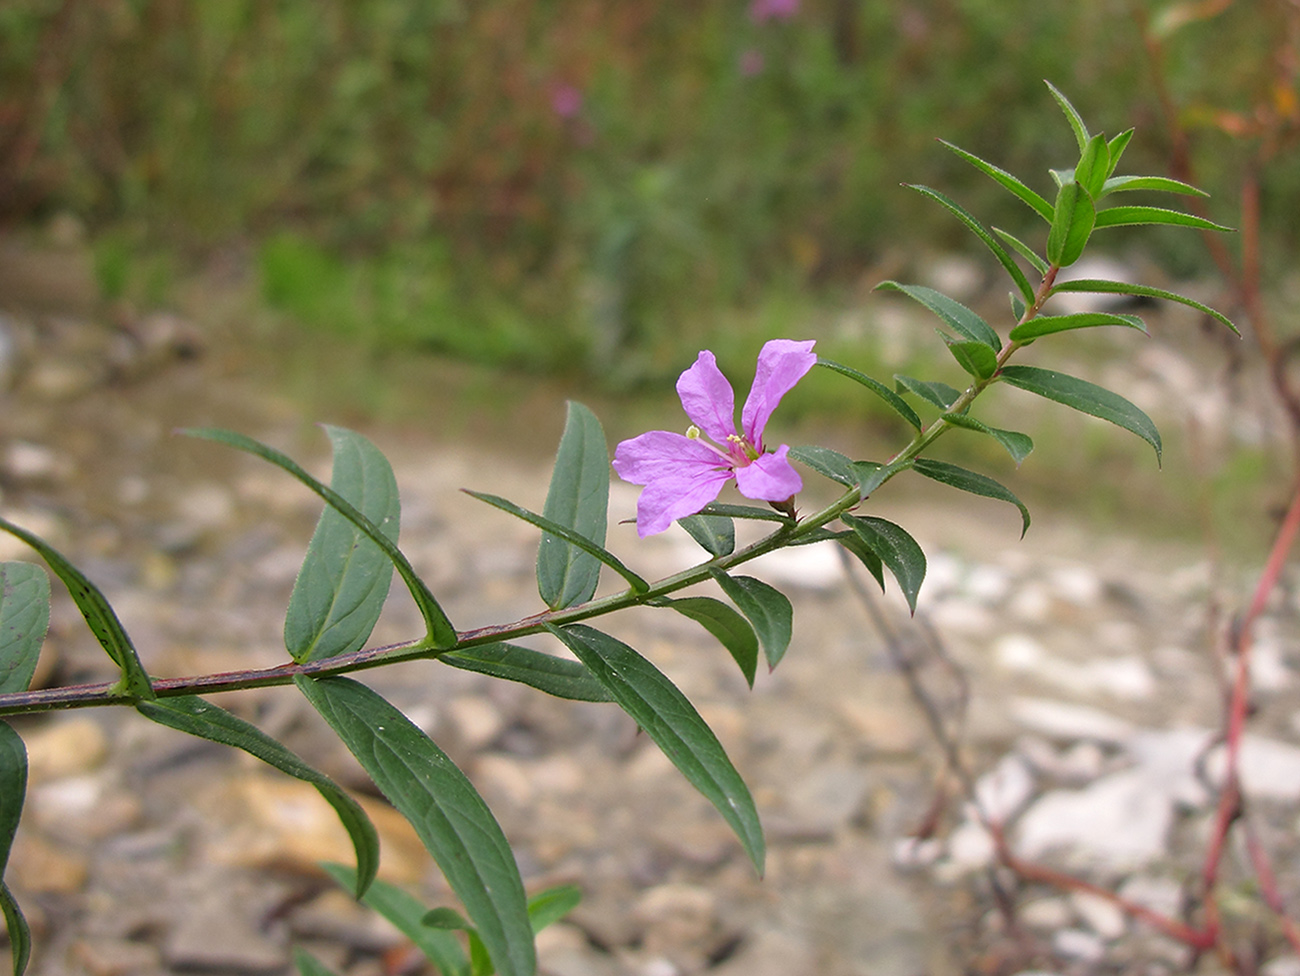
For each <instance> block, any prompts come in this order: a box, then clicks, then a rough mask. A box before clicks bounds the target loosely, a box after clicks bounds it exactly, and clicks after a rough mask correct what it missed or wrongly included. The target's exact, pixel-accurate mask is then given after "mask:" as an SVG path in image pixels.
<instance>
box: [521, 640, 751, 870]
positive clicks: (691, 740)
mask: <svg viewBox="0 0 1300 976" xmlns="http://www.w3.org/2000/svg"><path fill="white" fill-rule="evenodd" d="M546 629H547V630H549V631H550V632H551V633H553V634H554V635H555V636H556V637H558V638H559V639H560V640H562V641H564V643H565V644H566V645H567V646H568V648H569V650H571V651H573V653H574V654H575V655H577V657H578V660H580V661H581V662H582V663H583V664H585V665H586V666H587V667H588V668H590V669H591V673H592V674H594V675H595V676H596V679H597V680H598V681H600V682H601V683H602V684H603V685H604V686H605V687H606V688H608V689H609V693H610V694H611V695H613V696H614V701H616V702H618V704H619V707H620V708H622V709H623V711H625V712H627V714H628V715H630V716H631V717H632V718H633V719H634V720H635V721H636V723H637V725H639V726H641V729H642V730H643V731H644V732H645V734H646V735H648V736H650V738H651V739H652V740H653V741H654V743H655V745H657V746H659V748H660V749H662V750H663V753H664V755H666V756H667V757H668V758H669V759H670V760H672V763H673V765H674V766H676V767H677V768H678V769H679V770H681V772H682V775H684V776H685V777H686V778H687V779H688V780H689V781H690V782H691V785H692V786H694V787H695V788H696V789H697V790H699V791H700V793H702V794H703V795H704V796H705V798H706V799H708V801H709V802H710V803H712V804H713V805H714V806H715V807H717V809H718V812H719V813H721V814H722V817H723V819H724V820H726V821H727V823H728V824H730V825H731V829H732V830H734V831H735V832H736V836H737V837H738V838H740V843H741V846H743V847H744V848H745V853H746V854H748V855H749V859H750V860H751V861H752V862H753V864H754V867H755V868H756V869H757V870H758V873H759V874H760V875H761V874H762V873H763V861H764V853H765V849H766V848H765V844H764V841H763V828H762V825H761V824H760V823H759V821H758V810H757V809H756V808H755V806H754V798H753V797H752V796H750V793H749V788H748V787H747V786H745V781H744V780H743V779H741V778H740V774H739V773H738V772H736V767H735V766H733V765H732V764H731V760H730V759H728V758H727V753H726V751H725V750H723V748H722V743H720V742H719V741H718V737H717V736H715V735H714V734H713V730H712V729H710V728H709V726H708V725H707V724H706V723H705V721H704V719H702V718H700V714H699V712H697V711H696V710H695V707H694V706H693V705H692V704H691V703H690V701H689V700H687V698H686V696H685V695H683V694H682V693H681V692H680V691H679V690H678V689H677V686H676V685H674V684H673V683H672V682H671V681H669V680H668V678H667V677H666V676H665V675H664V674H663V673H662V672H660V671H659V669H658V668H656V667H655V666H654V665H653V664H651V663H650V662H649V661H647V660H646V659H645V658H643V657H642V656H641V655H640V654H638V653H637V652H636V651H634V650H632V648H630V647H628V646H627V645H626V644H624V643H623V642H621V641H618V640H615V639H614V638H613V637H610V636H609V635H608V634H602V633H601V632H600V631H598V630H593V629H592V628H591V627H584V626H582V625H580V624H579V625H575V626H572V627H565V628H564V629H562V630H561V629H560V628H558V627H555V626H553V625H550V624H548V625H547V628H546Z"/></svg>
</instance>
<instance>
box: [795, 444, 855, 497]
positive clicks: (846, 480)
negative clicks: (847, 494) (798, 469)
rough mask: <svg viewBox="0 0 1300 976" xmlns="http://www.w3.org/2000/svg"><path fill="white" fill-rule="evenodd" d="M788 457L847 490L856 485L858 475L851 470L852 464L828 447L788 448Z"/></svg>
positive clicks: (811, 445) (806, 446)
mask: <svg viewBox="0 0 1300 976" xmlns="http://www.w3.org/2000/svg"><path fill="white" fill-rule="evenodd" d="M789 457H791V458H792V459H794V460H795V461H798V462H799V463H800V464H806V465H807V466H808V467H810V468H812V469H813V470H814V471H816V472H817V473H818V474H820V475H824V476H825V477H827V478H830V479H831V481H838V482H839V483H840V484H842V485H844V486H846V487H848V488H854V487H856V486H857V484H858V474H857V472H856V471H854V470H853V462H852V461H850V460H849V459H848V458H847V457H845V456H844V455H843V454H841V453H840V452H839V451H833V450H831V449H830V448H829V447H819V446H817V445H815V444H804V445H800V446H799V447H792V448H790V453H789Z"/></svg>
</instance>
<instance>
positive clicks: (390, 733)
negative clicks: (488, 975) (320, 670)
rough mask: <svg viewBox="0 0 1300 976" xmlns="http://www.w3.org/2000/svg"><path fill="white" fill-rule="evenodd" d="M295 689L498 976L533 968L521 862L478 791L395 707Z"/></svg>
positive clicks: (348, 686) (315, 684) (355, 694)
mask: <svg viewBox="0 0 1300 976" xmlns="http://www.w3.org/2000/svg"><path fill="white" fill-rule="evenodd" d="M294 682H295V683H296V684H297V685H298V688H299V689H300V690H301V691H302V693H303V694H304V695H305V696H306V697H307V700H308V701H309V702H311V704H312V706H313V707H314V708H315V709H316V711H318V712H319V713H320V714H321V716H322V717H323V718H324V719H325V721H326V722H328V723H329V725H330V727H331V728H332V729H334V731H335V733H336V734H337V735H338V737H339V738H340V739H342V740H343V744H344V745H346V746H347V747H348V749H349V750H350V751H351V753H352V754H353V755H354V756H356V757H357V761H358V762H360V763H361V765H362V767H363V768H364V769H365V771H366V772H367V773H368V774H370V778H371V779H373V780H374V781H375V785H376V786H377V787H379V789H380V791H381V792H382V793H383V794H384V796H386V797H388V800H389V802H390V803H392V804H393V806H395V807H396V808H397V810H398V812H399V813H401V815H402V816H403V817H405V818H406V819H407V820H409V821H410V823H411V826H412V827H414V828H415V832H416V834H418V835H419V837H420V840H421V841H423V842H424V846H425V847H426V848H428V850H429V853H430V854H432V855H433V858H434V860H435V861H437V862H438V867H439V868H441V869H442V873H443V875H444V876H445V877H446V879H447V883H448V884H450V885H451V889H452V891H454V892H455V893H456V897H457V898H459V899H460V902H461V904H462V905H464V906H465V910H466V911H467V912H468V913H469V917H470V919H471V920H473V922H474V927H475V928H476V929H477V931H478V933H479V936H480V937H481V938H482V940H483V943H484V945H486V946H487V950H488V953H489V954H490V955H491V957H492V962H493V963H495V965H496V969H497V971H498V972H499V973H501V976H531V974H532V972H533V970H534V969H535V967H536V956H535V953H534V949H533V930H532V927H531V926H530V925H529V923H528V903H527V899H526V898H525V897H524V885H523V881H522V880H520V877H519V868H518V867H517V866H516V865H515V859H514V855H513V854H512V852H511V850H510V845H509V844H508V843H507V842H506V838H505V835H504V834H502V832H501V827H500V826H499V825H498V824H497V822H496V818H495V817H493V816H492V811H491V810H489V809H488V806H487V804H486V803H484V802H483V798H482V797H481V796H479V795H478V792H477V791H476V790H475V789H474V786H473V784H471V783H470V781H469V780H468V779H467V778H466V777H465V774H464V773H462V772H461V771H460V770H459V769H458V768H457V767H456V765H455V764H454V763H453V762H452V761H451V760H450V759H448V758H447V756H446V754H445V753H444V752H443V751H442V750H441V749H439V748H438V747H437V746H436V745H435V744H434V743H433V740H432V739H430V738H429V737H428V736H427V735H425V734H424V733H423V732H422V731H421V730H420V729H419V728H417V727H416V726H415V725H414V724H413V723H412V722H411V720H410V719H408V718H407V717H406V716H405V715H403V714H402V713H401V711H399V710H398V709H397V708H396V707H395V706H394V705H392V704H390V703H389V702H388V701H386V700H385V699H384V698H381V697H380V696H379V695H378V694H376V693H375V692H374V691H371V690H370V689H369V688H367V687H366V686H365V685H362V684H358V683H357V682H355V681H352V680H351V679H348V678H325V679H321V680H319V681H316V680H312V679H311V678H307V677H305V676H303V675H298V676H297V677H296V678H295V679H294Z"/></svg>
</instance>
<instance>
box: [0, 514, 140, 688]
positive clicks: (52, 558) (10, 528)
mask: <svg viewBox="0 0 1300 976" xmlns="http://www.w3.org/2000/svg"><path fill="white" fill-rule="evenodd" d="M0 529H3V530H4V531H6V532H8V533H10V534H11V535H15V536H17V537H18V538H20V539H22V540H23V542H25V543H27V544H28V545H29V546H31V547H32V548H33V549H35V550H36V552H37V553H38V554H39V555H40V557H41V558H42V559H44V560H45V563H46V565H48V566H49V567H50V569H52V570H53V571H54V575H55V576H57V577H58V578H59V579H61V580H62V581H63V585H64V586H66V587H67V588H68V593H69V594H70V595H71V596H72V602H73V603H75V604H76V605H77V609H78V610H80V611H81V615H82V616H83V617H84V618H85V619H86V623H87V625H89V627H90V632H91V633H92V634H94V635H95V639H96V640H97V641H99V645H100V646H101V647H102V648H104V650H105V651H106V652H108V656H109V657H110V658H112V659H113V663H114V664H116V665H117V666H118V668H120V669H121V672H122V677H121V678H120V679H119V680H118V682H117V684H116V685H115V686H114V689H113V690H114V692H116V693H119V694H125V695H128V696H130V697H132V698H152V697H154V691H153V686H152V685H151V684H150V683H149V675H148V674H146V673H145V670H144V665H143V664H141V663H140V656H139V655H138V654H136V652H135V646H134V645H133V644H132V643H131V638H129V637H127V635H126V630H124V629H123V627H122V622H121V621H120V620H118V619H117V614H116V613H114V612H113V608H112V607H111V606H110V605H109V603H108V600H106V599H105V598H104V594H103V593H101V592H100V591H99V589H98V588H97V587H96V586H95V584H94V583H92V582H90V580H88V579H86V577H85V575H84V574H83V573H82V572H81V570H79V569H77V567H76V566H74V565H72V563H70V562H68V560H67V559H65V558H64V557H63V556H62V555H60V554H59V552H58V551H57V550H55V548H54V547H53V546H51V545H49V544H48V543H47V542H45V540H43V539H42V538H40V537H39V536H37V535H33V534H32V533H31V532H28V531H27V530H26V529H24V528H22V527H20V526H17V525H14V524H13V523H12V522H9V521H7V520H5V519H2V518H0Z"/></svg>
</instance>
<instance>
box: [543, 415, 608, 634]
mask: <svg viewBox="0 0 1300 976" xmlns="http://www.w3.org/2000/svg"><path fill="white" fill-rule="evenodd" d="M608 511H609V449H608V448H607V447H606V445H605V430H604V428H603V427H601V426H600V421H599V420H597V419H596V415H595V414H594V413H592V412H591V411H590V410H588V409H587V408H586V407H584V406H583V405H582V404H581V403H575V402H573V401H570V402H569V413H568V417H567V419H566V420H565V423H564V434H563V436H561V438H560V449H559V452H558V453H557V454H556V456H555V468H554V470H553V471H552V473H551V487H550V489H549V490H548V491H547V493H546V504H545V505H544V506H543V507H542V515H543V516H544V517H546V518H548V519H550V520H551V521H552V522H555V523H556V524H557V525H563V526H564V527H565V528H566V529H572V530H573V531H574V532H576V533H578V535H580V536H582V537H583V538H585V539H590V540H591V541H592V542H594V543H595V544H596V545H598V546H604V544H605V524H606V518H607V513H608ZM598 582H600V560H599V559H598V558H596V557H595V556H593V555H592V554H591V553H589V552H587V551H585V550H583V549H580V548H578V547H577V546H575V545H574V544H573V543H571V542H567V541H565V540H564V539H561V538H560V537H559V536H556V535H553V534H551V533H550V532H546V533H543V535H542V542H541V545H540V546H538V549H537V590H538V592H539V593H540V594H541V596H542V601H543V602H544V603H545V604H546V605H547V606H548V607H550V608H551V609H552V610H563V609H564V608H565V607H571V606H573V605H574V604H577V603H583V602H585V601H587V600H590V599H591V597H592V595H593V594H594V593H595V592H596V584H597V583H598Z"/></svg>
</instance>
